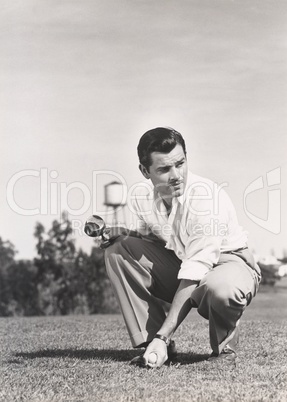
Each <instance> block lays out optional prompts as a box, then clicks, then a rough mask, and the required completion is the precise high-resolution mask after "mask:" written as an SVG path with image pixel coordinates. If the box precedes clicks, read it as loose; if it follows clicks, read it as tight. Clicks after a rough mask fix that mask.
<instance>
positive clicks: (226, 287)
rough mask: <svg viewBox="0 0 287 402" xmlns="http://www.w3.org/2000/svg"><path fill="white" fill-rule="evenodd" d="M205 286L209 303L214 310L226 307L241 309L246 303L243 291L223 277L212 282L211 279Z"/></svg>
mask: <svg viewBox="0 0 287 402" xmlns="http://www.w3.org/2000/svg"><path fill="white" fill-rule="evenodd" d="M206 286H207V291H208V293H209V296H210V302H211V305H212V306H213V308H214V309H215V310H218V309H220V310H221V309H222V308H227V307H237V308H240V309H241V308H243V307H244V306H245V305H246V303H247V300H246V297H245V295H244V293H243V292H242V291H241V290H240V289H239V288H238V287H237V286H236V284H234V283H230V282H228V281H225V280H224V279H222V280H221V281H214V282H213V281H212V280H211V281H209V282H208V283H207V284H206Z"/></svg>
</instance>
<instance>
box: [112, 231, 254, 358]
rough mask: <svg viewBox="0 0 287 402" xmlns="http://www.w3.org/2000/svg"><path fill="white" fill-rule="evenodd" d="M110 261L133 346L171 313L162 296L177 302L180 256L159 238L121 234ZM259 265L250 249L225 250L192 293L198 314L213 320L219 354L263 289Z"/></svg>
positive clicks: (212, 333) (215, 348) (211, 327)
mask: <svg viewBox="0 0 287 402" xmlns="http://www.w3.org/2000/svg"><path fill="white" fill-rule="evenodd" d="M105 261H106V269H107V273H108V276H109V278H110V281H111V284H112V287H113V290H114V293H115V295H116V297H117V299H118V302H119V305H120V308H121V311H122V314H123V317H124V320H125V323H126V326H127V329H128V332H129V336H130V338H131V342H132V345H133V347H138V346H139V345H141V344H143V343H145V342H149V341H151V340H152V339H153V337H154V335H155V334H156V333H157V332H158V330H159V329H160V328H161V326H162V324H163V322H164V320H165V318H166V313H165V311H164V308H163V303H162V302H161V301H160V300H159V299H161V300H164V301H166V302H169V303H171V302H172V300H173V297H174V295H175V292H176V290H177V288H178V285H179V280H178V279H177V274H178V271H179V269H180V264H181V260H180V259H178V258H177V257H176V255H175V253H174V252H173V251H172V250H167V249H166V248H165V247H164V246H163V245H162V244H161V243H159V242H154V241H150V240H143V239H140V238H136V237H119V238H118V239H117V240H116V241H115V243H114V244H112V245H111V246H109V247H108V248H107V249H106V251H105ZM255 267H256V264H255V262H254V259H253V257H252V255H251V253H250V252H249V250H248V249H245V250H243V251H239V252H233V253H232V254H227V253H222V254H221V256H220V259H219V262H218V264H217V265H216V266H215V267H214V268H213V269H212V270H211V271H209V272H208V273H207V274H206V275H205V276H204V278H203V279H202V280H201V281H200V283H199V285H198V287H197V288H196V289H195V290H194V291H193V292H192V293H191V295H190V297H191V301H192V304H193V305H194V306H195V307H197V309H198V313H199V314H200V315H201V316H203V317H204V318H206V319H208V320H209V336H210V345H211V348H212V350H213V352H215V353H217V354H218V353H220V352H221V351H222V349H223V348H224V346H225V345H226V344H227V343H228V342H229V341H230V340H231V339H232V338H233V336H234V333H235V329H236V327H237V325H238V323H239V320H240V317H241V315H242V313H243V311H244V310H245V308H246V306H247V305H248V304H249V303H250V302H251V299H252V297H254V296H255V294H256V292H257V290H258V285H259V281H260V277H259V275H258V273H257V272H256V270H255V269H254V268H255Z"/></svg>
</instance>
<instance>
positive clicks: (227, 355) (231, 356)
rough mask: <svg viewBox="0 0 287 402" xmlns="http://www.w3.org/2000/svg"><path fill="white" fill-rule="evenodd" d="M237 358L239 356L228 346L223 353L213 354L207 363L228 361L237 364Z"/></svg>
mask: <svg viewBox="0 0 287 402" xmlns="http://www.w3.org/2000/svg"><path fill="white" fill-rule="evenodd" d="M236 358H237V354H236V352H235V350H233V349H231V348H230V347H229V346H228V345H226V346H225V348H223V350H222V352H221V353H219V355H218V354H216V353H214V352H212V353H211V355H210V356H209V358H208V359H207V361H209V362H217V361H218V362H219V361H222V360H225V361H228V362H235V360H236Z"/></svg>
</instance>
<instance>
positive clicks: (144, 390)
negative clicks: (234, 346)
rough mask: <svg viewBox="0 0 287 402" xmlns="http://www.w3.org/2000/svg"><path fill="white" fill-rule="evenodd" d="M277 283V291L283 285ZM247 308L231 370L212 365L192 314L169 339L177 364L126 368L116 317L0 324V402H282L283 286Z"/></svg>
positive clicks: (285, 363)
mask: <svg viewBox="0 0 287 402" xmlns="http://www.w3.org/2000/svg"><path fill="white" fill-rule="evenodd" d="M284 281H285V284H284ZM284 281H283V280H282V281H281V282H279V284H278V286H275V287H274V288H271V289H269V290H268V291H267V289H266V288H264V289H262V290H261V292H259V294H258V295H257V297H256V298H255V299H254V301H253V302H252V304H251V306H250V307H249V308H248V309H247V310H246V313H245V314H244V317H243V319H242V321H241V332H240V335H241V337H240V349H239V353H238V359H237V362H236V364H226V363H220V364H212V363H209V362H207V361H206V359H207V357H208V354H209V353H210V348H209V340H208V325H207V322H206V321H205V320H204V319H203V318H201V317H200V316H199V315H198V314H197V312H196V311H192V312H191V314H190V315H189V316H188V318H187V319H186V320H185V321H184V323H183V324H182V326H181V327H180V328H179V329H178V331H177V333H176V335H175V337H174V339H175V341H176V343H177V347H178V351H179V357H180V360H181V362H182V364H181V365H180V366H179V367H175V366H164V367H162V368H161V369H159V370H158V369H155V370H145V369H140V368H138V367H134V366H130V365H129V361H130V360H131V359H132V358H133V357H134V356H136V355H137V354H138V351H136V350H133V349H131V347H130V343H129V339H128V336H127V333H126V330H125V326H124V322H123V319H122V317H121V316H120V315H107V316H100V315H99V316H97V315H96V316H68V317H32V318H0V334H1V340H0V360H1V368H0V370H1V371H0V400H1V401H5V402H6V401H29V402H30V401H57V402H58V401H59V402H60V401H99V402H101V401H119V402H121V401H130V402H132V401H150V402H161V401H177V402H181V401H211V402H212V401H232V402H233V401H287V381H286V372H287V345H286V335H287V331H286V329H287V286H286V282H287V280H284Z"/></svg>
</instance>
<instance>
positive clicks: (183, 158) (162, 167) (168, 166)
mask: <svg viewBox="0 0 287 402" xmlns="http://www.w3.org/2000/svg"><path fill="white" fill-rule="evenodd" d="M184 161H185V156H183V157H182V158H181V159H180V160H178V161H176V162H175V165H177V164H178V163H181V162H184ZM172 166H173V165H162V166H158V167H157V168H156V170H160V169H166V168H170V167H172Z"/></svg>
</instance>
